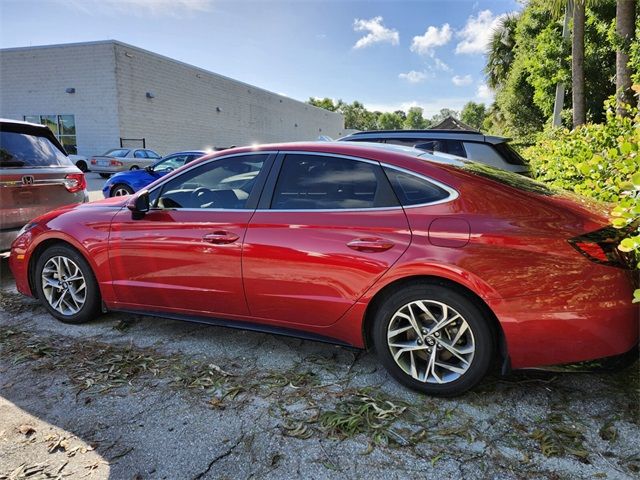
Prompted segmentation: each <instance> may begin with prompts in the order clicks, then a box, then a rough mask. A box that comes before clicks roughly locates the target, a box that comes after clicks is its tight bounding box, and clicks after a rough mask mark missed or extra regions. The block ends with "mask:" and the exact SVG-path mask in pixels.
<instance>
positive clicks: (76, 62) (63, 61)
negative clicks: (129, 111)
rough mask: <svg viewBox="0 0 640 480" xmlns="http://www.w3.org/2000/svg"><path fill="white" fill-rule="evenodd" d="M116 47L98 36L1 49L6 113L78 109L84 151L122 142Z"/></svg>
mask: <svg viewBox="0 0 640 480" xmlns="http://www.w3.org/2000/svg"><path fill="white" fill-rule="evenodd" d="M114 48H115V47H114V44H113V43H107V42H96V43H87V44H80V45H79V44H71V45H54V46H45V47H25V48H10V49H3V50H0V116H1V117H5V118H15V119H18V120H22V119H23V117H24V115H61V114H72V115H75V121H76V135H77V142H78V153H79V154H80V155H91V154H96V153H102V152H104V151H105V150H107V149H108V148H112V147H115V146H117V145H118V142H119V137H120V128H119V122H118V102H117V93H116V81H115V55H114ZM67 88H75V89H76V93H74V94H69V93H66V92H65V90H66V89H67Z"/></svg>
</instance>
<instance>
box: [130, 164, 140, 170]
mask: <svg viewBox="0 0 640 480" xmlns="http://www.w3.org/2000/svg"><path fill="white" fill-rule="evenodd" d="M129 170H140V167H139V166H138V165H132V166H131V168H130V169H129Z"/></svg>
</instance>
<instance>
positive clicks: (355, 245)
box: [347, 238, 395, 252]
mask: <svg viewBox="0 0 640 480" xmlns="http://www.w3.org/2000/svg"><path fill="white" fill-rule="evenodd" d="M394 245H395V244H394V243H393V242H392V241H390V240H385V239H384V238H357V239H355V240H351V241H350V242H349V243H347V247H349V248H351V249H352V250H357V251H359V252H384V251H386V250H389V249H390V248H392V247H393V246H394Z"/></svg>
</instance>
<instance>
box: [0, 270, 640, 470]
mask: <svg viewBox="0 0 640 480" xmlns="http://www.w3.org/2000/svg"><path fill="white" fill-rule="evenodd" d="M0 279H1V281H0V480H3V479H21V478H29V479H34V478H95V479H100V478H115V479H121V478H122V479H146V478H163V479H164V478H166V479H174V478H192V479H206V478H211V479H213V478H215V479H223V478H251V477H258V478H291V477H305V478H365V477H366V478H368V479H376V478H384V479H391V478H406V477H408V476H415V475H418V476H420V477H427V478H435V477H438V478H501V479H502V478H619V479H624V478H638V475H639V474H640V414H639V409H640V406H639V387H640V375H639V365H638V362H636V363H635V364H634V365H633V366H631V367H629V368H627V369H625V370H622V371H616V372H598V371H594V370H593V369H592V370H589V371H584V370H585V368H584V367H582V370H580V369H578V368H575V369H573V370H567V369H565V371H561V372H558V371H553V372H521V373H516V374H512V375H511V376H509V377H506V378H500V377H498V376H489V377H488V378H487V379H486V380H485V381H484V382H483V383H482V384H481V385H480V386H479V387H478V388H476V389H475V390H474V391H472V392H469V393H468V394H466V395H465V396H463V397H460V398H457V399H453V400H442V399H434V398H429V397H425V396H422V395H418V394H415V393H413V392H410V391H408V390H406V389H404V388H402V387H401V386H399V385H398V384H396V383H395V382H394V381H393V380H392V379H391V378H390V377H389V376H388V375H387V374H386V373H385V372H384V371H383V369H382V368H381V367H380V366H379V365H378V363H377V362H376V359H375V357H374V356H373V355H372V354H370V353H366V352H360V351H357V350H352V349H348V348H343V347H337V346H332V345H325V344H321V343H315V342H310V341H302V340H297V339H290V338H285V337H278V336H272V335H266V334H259V333H253V332H243V331H238V330H231V329H225V328H219V327H210V326H203V325H195V324H189V323H181V322H175V321H168V320H161V319H156V318H151V317H143V316H135V315H125V314H108V315H104V316H102V317H100V318H97V319H96V320H95V321H94V322H91V323H89V324H86V325H83V326H70V325H64V324H61V323H59V322H57V321H55V320H54V319H53V318H52V317H50V316H49V315H48V314H47V313H46V312H45V311H44V309H43V308H42V307H40V306H39V304H38V303H36V302H34V301H33V300H31V299H28V298H25V297H22V296H20V295H18V294H17V293H16V292H15V289H14V287H13V283H12V278H11V275H10V273H9V270H8V268H7V263H6V260H3V261H2V264H1V265H0Z"/></svg>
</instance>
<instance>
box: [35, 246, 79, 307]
mask: <svg viewBox="0 0 640 480" xmlns="http://www.w3.org/2000/svg"><path fill="white" fill-rule="evenodd" d="M42 291H43V293H44V296H45V299H46V300H47V302H48V303H49V305H51V307H52V308H53V309H54V310H56V311H57V312H59V313H61V314H62V315H74V314H76V313H78V312H79V311H80V309H82V307H83V306H84V304H85V302H86V299H87V283H86V280H85V278H84V275H83V273H82V270H80V267H79V266H78V264H76V263H75V262H74V261H73V260H71V259H70V258H67V257H63V256H56V257H51V258H50V259H49V260H47V262H46V263H45V264H44V268H43V269H42Z"/></svg>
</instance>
